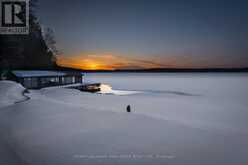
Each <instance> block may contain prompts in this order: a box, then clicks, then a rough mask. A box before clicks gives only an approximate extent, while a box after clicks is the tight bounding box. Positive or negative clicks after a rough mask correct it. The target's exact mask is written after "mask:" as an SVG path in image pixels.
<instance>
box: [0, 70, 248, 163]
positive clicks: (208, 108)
mask: <svg viewBox="0 0 248 165" xmlns="http://www.w3.org/2000/svg"><path fill="white" fill-rule="evenodd" d="M86 81H87V82H101V83H104V84H107V85H109V86H111V87H112V90H110V89H109V86H105V88H107V91H108V92H105V94H91V93H84V92H80V91H78V90H74V89H64V88H47V89H42V90H31V91H30V93H29V94H27V95H28V97H30V98H31V99H30V100H27V101H25V102H19V103H17V104H14V103H15V102H18V98H19V99H20V100H23V97H22V96H21V95H19V94H14V95H13V93H14V91H16V92H19V93H20V91H22V90H23V89H22V88H21V87H18V85H17V84H11V85H10V84H9V83H6V82H5V83H3V82H1V83H0V93H1V94H2V95H1V99H2V101H1V102H0V153H1V155H0V164H3V163H4V164H6V163H5V162H9V163H8V164H22V163H23V164H32V165H33V164H35V165H39V164H40V165H44V164H46V165H50V164H51V165H54V164H60V165H67V164H70V165H74V164H75V165H79V164H80V165H81V164H86V165H87V164H135V165H137V164H142V165H143V164H161V165H164V164H173V165H174V164H175V165H181V164H183V165H185V164H190V165H199V164H201V165H202V164H203V165H205V164H206V165H209V164H225V165H233V164H239V165H247V163H248V157H247V153H248V147H247V146H248V140H247V139H248V129H247V124H248V99H247V98H248V86H247V84H248V74H247V73H229V74H227V73H225V74H224V73H215V74H213V73H212V74H210V73H184V74H179V73H162V74H161V73H88V74H86ZM6 84H8V85H6ZM6 86H7V87H6ZM7 89H10V90H7ZM8 91H11V93H12V94H11V93H10V92H8ZM109 91H111V92H109ZM12 95H13V96H12ZM5 96H6V97H5ZM6 98H7V99H6ZM127 105H131V109H132V112H131V113H127V112H126V106H127Z"/></svg>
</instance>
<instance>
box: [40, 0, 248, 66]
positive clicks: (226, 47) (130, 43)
mask: <svg viewBox="0 0 248 165" xmlns="http://www.w3.org/2000/svg"><path fill="white" fill-rule="evenodd" d="M37 15H38V17H39V19H40V22H41V23H42V26H43V27H50V28H52V29H53V30H54V31H55V37H56V40H57V47H58V49H59V50H60V51H61V52H62V53H61V54H60V55H58V63H59V64H60V65H63V66H69V67H75V68H81V69H90V70H95V69H110V70H113V69H142V68H211V67H228V68H230V67H231V68H233V67H248V41H247V38H248V2H247V1H244V0H232V1H230V0H187V1H183V0H181V1H180V0H70V1H69V0H40V1H39V3H38V11H37Z"/></svg>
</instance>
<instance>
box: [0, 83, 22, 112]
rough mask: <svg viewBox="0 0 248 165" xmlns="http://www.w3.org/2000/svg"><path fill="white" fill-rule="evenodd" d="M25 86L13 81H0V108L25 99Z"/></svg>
mask: <svg viewBox="0 0 248 165" xmlns="http://www.w3.org/2000/svg"><path fill="white" fill-rule="evenodd" d="M24 90H25V88H24V87H23V86H22V85H20V84H17V83H15V82H13V81H0V108H1V107H4V106H9V105H12V104H14V103H16V102H19V101H22V100H25V99H26V97H25V96H23V92H24Z"/></svg>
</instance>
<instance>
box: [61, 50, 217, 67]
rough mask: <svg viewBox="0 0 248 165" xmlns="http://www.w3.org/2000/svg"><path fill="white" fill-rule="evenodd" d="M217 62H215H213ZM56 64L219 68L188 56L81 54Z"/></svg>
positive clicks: (64, 57)
mask: <svg viewBox="0 0 248 165" xmlns="http://www.w3.org/2000/svg"><path fill="white" fill-rule="evenodd" d="M215 61H217V60H215ZM57 64H58V65H60V66H64V67H72V68H77V69H83V70H116V69H150V68H204V67H205V68H208V67H220V66H219V65H218V64H217V63H216V64H215V63H212V62H211V63H210V61H196V60H195V59H194V58H192V57H190V56H180V57H179V58H178V57H175V56H168V55H167V56H163V57H157V58H156V57H149V58H145V57H142V56H138V55H132V56H131V55H124V56H123V55H118V54H117V55H116V54H115V55H114V54H113V53H89V52H83V53H81V54H80V55H77V56H67V57H66V56H62V55H61V56H58V57H57Z"/></svg>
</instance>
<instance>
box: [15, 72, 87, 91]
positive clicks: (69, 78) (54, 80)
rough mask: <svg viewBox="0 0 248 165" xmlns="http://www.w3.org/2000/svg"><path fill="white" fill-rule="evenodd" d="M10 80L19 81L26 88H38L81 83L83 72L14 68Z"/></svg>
mask: <svg viewBox="0 0 248 165" xmlns="http://www.w3.org/2000/svg"><path fill="white" fill-rule="evenodd" d="M10 77H11V78H10V79H12V80H14V81H17V82H19V83H21V84H22V85H23V86H24V87H25V88H28V89H40V88H44V87H50V86H58V85H69V84H77V83H81V84H82V83H83V79H84V74H82V73H81V72H64V71H41V70H32V71H26V70H14V71H11V76H10Z"/></svg>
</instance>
